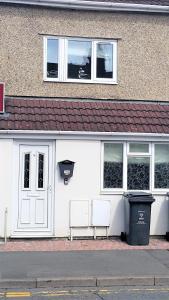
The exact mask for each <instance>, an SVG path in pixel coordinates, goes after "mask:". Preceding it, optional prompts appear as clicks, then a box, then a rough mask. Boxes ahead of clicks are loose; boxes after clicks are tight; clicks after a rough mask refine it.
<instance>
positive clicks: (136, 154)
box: [125, 141, 153, 192]
mask: <svg viewBox="0 0 169 300" xmlns="http://www.w3.org/2000/svg"><path fill="white" fill-rule="evenodd" d="M132 143H134V144H148V145H149V151H148V152H131V151H130V148H129V147H130V144H132ZM129 157H149V159H150V174H149V189H148V190H144V192H150V191H151V190H152V177H153V174H152V165H153V163H152V144H151V143H146V142H134V141H131V142H127V153H126V158H127V166H126V187H125V190H126V191H127V192H140V191H141V190H136V189H135V190H130V189H128V188H127V186H128V177H127V175H128V172H127V170H128V158H129Z"/></svg>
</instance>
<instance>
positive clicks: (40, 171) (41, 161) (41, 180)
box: [38, 154, 44, 189]
mask: <svg viewBox="0 0 169 300" xmlns="http://www.w3.org/2000/svg"><path fill="white" fill-rule="evenodd" d="M38 160H39V162H38V188H39V189H40V188H41V189H42V188H43V183H44V154H39V159H38Z"/></svg>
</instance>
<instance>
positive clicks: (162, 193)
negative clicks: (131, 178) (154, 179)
mask: <svg viewBox="0 0 169 300" xmlns="http://www.w3.org/2000/svg"><path fill="white" fill-rule="evenodd" d="M132 192H145V193H152V195H159V196H160V195H161V196H165V195H166V194H167V193H168V192H169V189H168V190H162V191H159V190H157V191H156V190H152V191H150V190H149V191H148V190H137V191H136V190H132V191H131V190H127V191H126V190H121V191H118V190H110V191H104V190H101V191H100V195H123V194H124V193H132ZM166 196H167V195H166Z"/></svg>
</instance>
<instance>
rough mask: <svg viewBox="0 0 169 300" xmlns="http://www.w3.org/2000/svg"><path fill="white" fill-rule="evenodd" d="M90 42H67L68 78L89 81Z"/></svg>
mask: <svg viewBox="0 0 169 300" xmlns="http://www.w3.org/2000/svg"><path fill="white" fill-rule="evenodd" d="M91 45H92V43H91V42H87V41H68V78H69V79H91Z"/></svg>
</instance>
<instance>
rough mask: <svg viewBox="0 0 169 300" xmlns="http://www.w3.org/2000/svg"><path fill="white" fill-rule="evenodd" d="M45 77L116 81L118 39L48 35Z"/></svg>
mask: <svg viewBox="0 0 169 300" xmlns="http://www.w3.org/2000/svg"><path fill="white" fill-rule="evenodd" d="M44 80H49V81H67V82H88V83H116V80H117V41H110V40H91V39H79V38H55V37H45V38H44Z"/></svg>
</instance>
